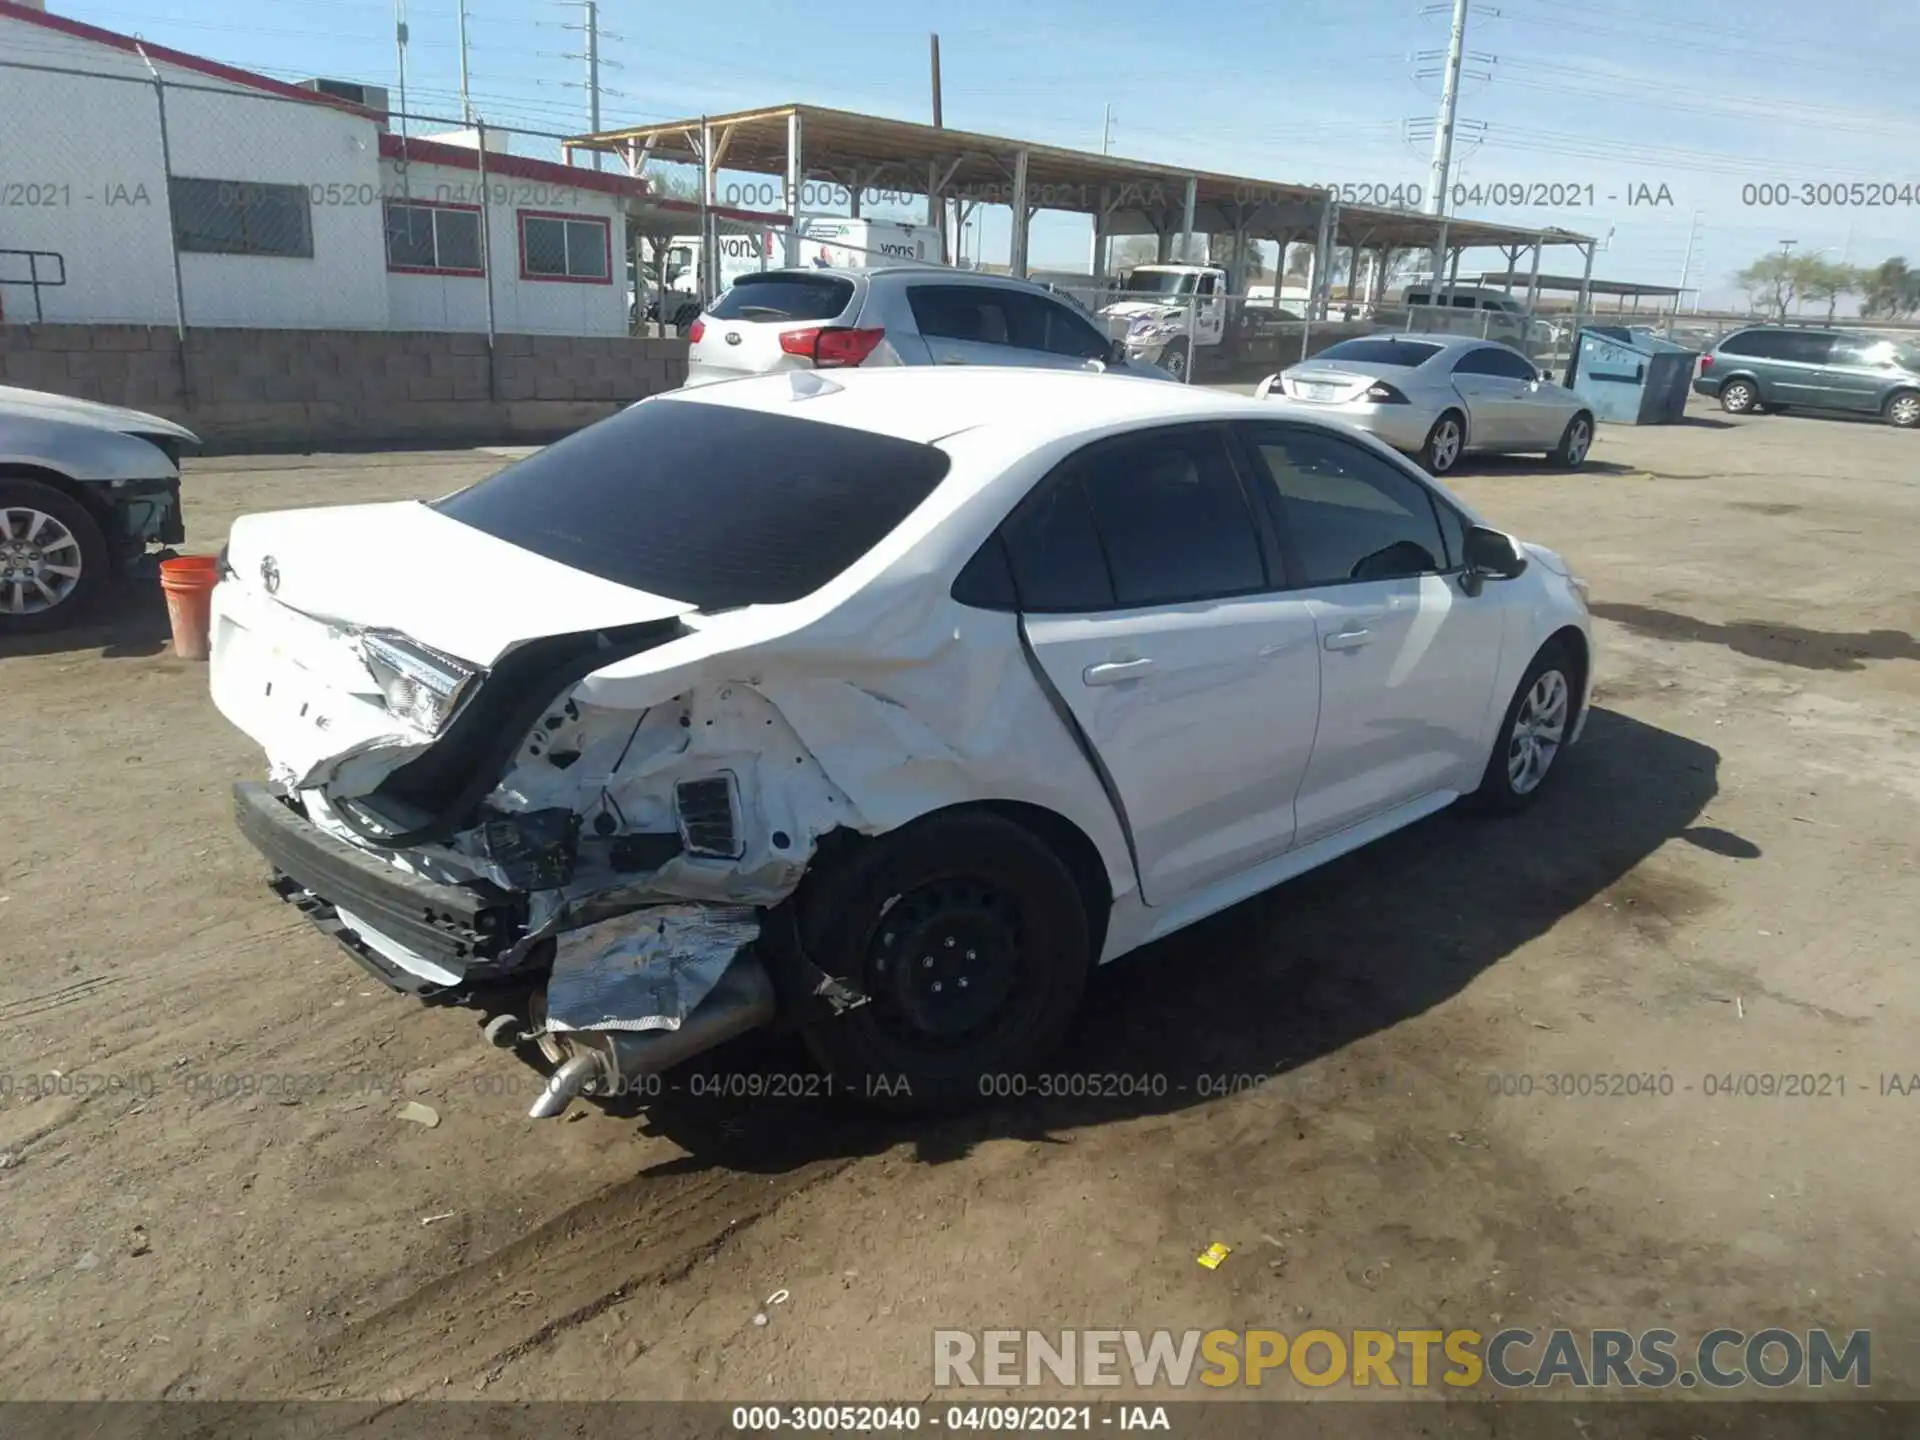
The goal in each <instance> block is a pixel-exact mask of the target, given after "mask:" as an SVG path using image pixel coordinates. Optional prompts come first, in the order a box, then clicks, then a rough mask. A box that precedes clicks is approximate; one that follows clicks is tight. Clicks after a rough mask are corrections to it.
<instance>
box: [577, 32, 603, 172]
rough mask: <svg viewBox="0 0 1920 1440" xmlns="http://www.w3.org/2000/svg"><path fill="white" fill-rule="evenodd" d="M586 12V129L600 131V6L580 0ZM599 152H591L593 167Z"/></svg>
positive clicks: (599, 154)
mask: <svg viewBox="0 0 1920 1440" xmlns="http://www.w3.org/2000/svg"><path fill="white" fill-rule="evenodd" d="M581 4H582V5H583V6H585V8H586V12H587V129H588V130H590V131H592V132H593V133H594V134H595V135H598V134H599V133H600V6H599V4H598V3H597V0H581ZM600 157H601V152H600V151H599V150H595V151H594V152H593V168H594V169H596V170H598V169H599V168H600Z"/></svg>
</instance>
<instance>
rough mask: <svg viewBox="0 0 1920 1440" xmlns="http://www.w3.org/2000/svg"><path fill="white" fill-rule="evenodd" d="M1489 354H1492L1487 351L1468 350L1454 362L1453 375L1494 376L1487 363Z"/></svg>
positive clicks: (1490, 366) (1491, 368)
mask: <svg viewBox="0 0 1920 1440" xmlns="http://www.w3.org/2000/svg"><path fill="white" fill-rule="evenodd" d="M1491 353H1492V352H1491V351H1488V350H1469V351H1468V352H1467V353H1466V354H1464V355H1462V356H1461V357H1460V358H1459V359H1458V360H1456V361H1454V364H1453V373H1454V374H1456V375H1492V374H1494V373H1495V371H1494V369H1493V367H1492V365H1490V364H1489V363H1488V361H1487V356H1488V355H1490V354H1491Z"/></svg>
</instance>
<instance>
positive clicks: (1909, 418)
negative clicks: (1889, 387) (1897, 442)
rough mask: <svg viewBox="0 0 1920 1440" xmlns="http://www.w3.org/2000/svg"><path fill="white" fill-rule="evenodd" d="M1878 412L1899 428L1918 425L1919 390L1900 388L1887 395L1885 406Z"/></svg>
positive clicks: (1908, 428)
mask: <svg viewBox="0 0 1920 1440" xmlns="http://www.w3.org/2000/svg"><path fill="white" fill-rule="evenodd" d="M1880 413H1881V414H1882V415H1884V416H1885V417H1886V421H1887V423H1888V424H1889V425H1892V426H1895V427H1897V428H1898V429H1901V430H1912V429H1914V428H1915V427H1916V426H1920V390H1900V391H1897V392H1895V393H1894V394H1892V395H1889V396H1888V397H1887V403H1886V408H1885V409H1883V410H1882V411H1881V412H1880Z"/></svg>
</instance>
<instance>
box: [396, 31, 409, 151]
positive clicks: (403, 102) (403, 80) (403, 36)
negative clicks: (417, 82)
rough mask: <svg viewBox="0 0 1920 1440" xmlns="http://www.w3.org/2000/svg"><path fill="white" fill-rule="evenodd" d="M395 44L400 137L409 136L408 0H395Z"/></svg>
mask: <svg viewBox="0 0 1920 1440" xmlns="http://www.w3.org/2000/svg"><path fill="white" fill-rule="evenodd" d="M393 46H394V49H395V50H396V51H397V52H398V54H399V60H400V138H401V139H402V140H403V141H404V140H405V139H406V138H407V0H393Z"/></svg>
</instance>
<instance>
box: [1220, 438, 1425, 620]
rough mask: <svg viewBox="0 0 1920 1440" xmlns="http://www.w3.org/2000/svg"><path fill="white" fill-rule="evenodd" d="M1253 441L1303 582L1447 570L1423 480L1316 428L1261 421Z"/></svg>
mask: <svg viewBox="0 0 1920 1440" xmlns="http://www.w3.org/2000/svg"><path fill="white" fill-rule="evenodd" d="M1248 438H1249V440H1250V442H1251V448H1252V450H1253V452H1254V454H1255V455H1256V456H1257V457H1258V458H1259V460H1260V462H1261V463H1262V464H1263V465H1264V466H1265V468H1266V471H1267V474H1268V477H1269V478H1270V480H1271V483H1272V485H1273V490H1274V493H1275V494H1276V495H1277V496H1278V498H1279V502H1280V510H1281V513H1282V516H1283V517H1284V519H1285V521H1286V526H1287V530H1288V532H1289V534H1290V535H1291V538H1292V540H1293V543H1294V546H1295V547H1296V549H1297V551H1298V553H1299V557H1300V563H1301V569H1302V572H1303V573H1302V574H1301V576H1300V579H1299V583H1300V584H1301V585H1302V586H1312V585H1337V584H1340V583H1342V582H1344V581H1349V580H1392V579H1397V578H1400V577H1403V576H1408V575H1426V574H1434V573H1437V572H1440V571H1443V570H1445V569H1447V568H1449V566H1448V555H1447V546H1446V544H1445V542H1444V541H1443V540H1442V538H1441V534H1440V523H1439V520H1438V519H1437V518H1436V516H1435V513H1434V502H1433V499H1432V497H1431V496H1430V495H1429V494H1428V492H1427V487H1426V486H1424V485H1422V484H1421V483H1420V482H1419V481H1418V480H1415V479H1413V478H1412V477H1411V476H1408V475H1404V474H1402V473H1401V472H1400V471H1399V470H1398V469H1396V468H1395V467H1394V466H1393V465H1391V464H1389V463H1388V462H1387V461H1385V460H1382V459H1380V458H1379V457H1378V456H1376V455H1369V454H1368V453H1367V452H1366V451H1365V450H1362V449H1361V448H1360V447H1359V446H1357V445H1352V444H1349V443H1348V442H1347V441H1345V440H1340V439H1337V438H1335V437H1333V436H1330V435H1322V434H1319V433H1317V432H1315V431H1311V430H1304V429H1292V428H1283V427H1279V426H1274V427H1265V426H1261V427H1257V428H1254V429H1253V430H1252V432H1251V433H1250V435H1249V437H1248Z"/></svg>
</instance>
